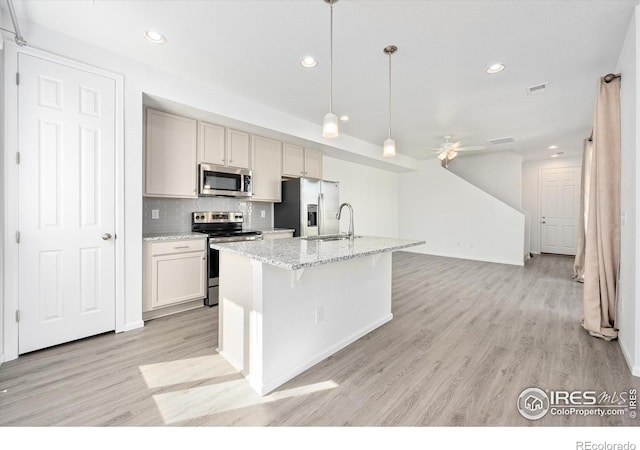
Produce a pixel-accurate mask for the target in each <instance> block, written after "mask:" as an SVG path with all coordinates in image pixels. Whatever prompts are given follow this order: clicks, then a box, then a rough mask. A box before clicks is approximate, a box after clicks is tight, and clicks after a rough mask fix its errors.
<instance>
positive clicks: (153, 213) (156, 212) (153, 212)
mask: <svg viewBox="0 0 640 450" xmlns="http://www.w3.org/2000/svg"><path fill="white" fill-rule="evenodd" d="M151 218H152V219H159V218H160V210H159V209H152V210H151Z"/></svg>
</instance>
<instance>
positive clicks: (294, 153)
mask: <svg viewBox="0 0 640 450" xmlns="http://www.w3.org/2000/svg"><path fill="white" fill-rule="evenodd" d="M282 175H284V176H286V177H303V176H304V148H302V147H300V146H299V145H293V144H287V143H285V144H283V145H282Z"/></svg>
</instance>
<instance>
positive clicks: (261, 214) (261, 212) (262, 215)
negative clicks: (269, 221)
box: [260, 210, 266, 219]
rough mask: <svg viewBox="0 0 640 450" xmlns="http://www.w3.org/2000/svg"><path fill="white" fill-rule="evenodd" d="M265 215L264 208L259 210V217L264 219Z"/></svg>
mask: <svg viewBox="0 0 640 450" xmlns="http://www.w3.org/2000/svg"><path fill="white" fill-rule="evenodd" d="M265 216H266V213H265V211H264V210H262V211H260V217H261V218H263V219H264V217H265Z"/></svg>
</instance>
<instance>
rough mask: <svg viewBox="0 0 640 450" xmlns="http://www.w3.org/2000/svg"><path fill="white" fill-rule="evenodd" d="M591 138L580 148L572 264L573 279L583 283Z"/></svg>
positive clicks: (591, 155) (591, 151)
mask: <svg viewBox="0 0 640 450" xmlns="http://www.w3.org/2000/svg"><path fill="white" fill-rule="evenodd" d="M592 138H593V136H592V137H590V138H589V139H585V140H584V144H583V148H582V177H581V178H582V180H581V181H580V215H579V216H578V217H579V219H578V239H577V241H576V259H575V260H574V262H573V279H574V280H576V281H578V282H580V283H584V245H585V237H586V236H585V230H586V229H587V220H588V216H589V187H590V183H591V162H592V161H593V142H592Z"/></svg>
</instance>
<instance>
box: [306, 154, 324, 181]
mask: <svg viewBox="0 0 640 450" xmlns="http://www.w3.org/2000/svg"><path fill="white" fill-rule="evenodd" d="M304 176H305V177H309V178H318V179H321V178H322V152H319V151H318V150H311V149H310V148H305V149H304Z"/></svg>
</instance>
